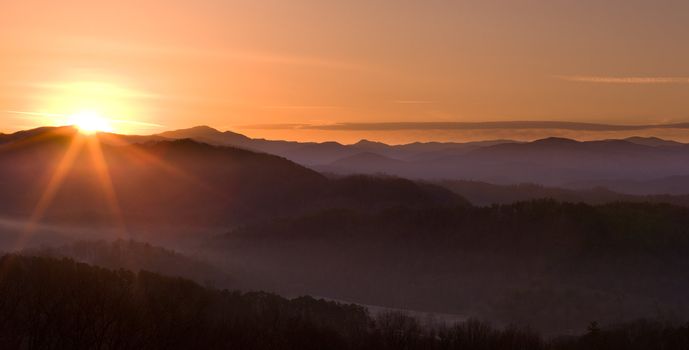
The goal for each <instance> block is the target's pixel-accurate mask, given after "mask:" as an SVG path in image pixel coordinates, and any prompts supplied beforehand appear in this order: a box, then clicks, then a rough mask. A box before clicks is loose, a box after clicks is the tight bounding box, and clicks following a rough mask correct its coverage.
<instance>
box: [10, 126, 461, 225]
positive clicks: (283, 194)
mask: <svg viewBox="0 0 689 350" xmlns="http://www.w3.org/2000/svg"><path fill="white" fill-rule="evenodd" d="M0 192H1V193H3V200H2V202H1V203H0V215H2V216H4V217H12V218H22V219H32V220H37V219H40V221H44V222H59V223H75V224H82V223H85V222H97V223H112V222H113V221H116V220H119V221H123V222H124V223H126V224H130V225H136V224H141V223H145V224H147V225H152V224H167V225H188V226H205V227H213V226H215V227H217V226H220V227H226V226H227V225H232V224H239V223H242V222H245V221H250V220H256V219H260V218H265V217H274V216H280V215H287V214H293V213H297V212H302V211H307V210H310V209H311V208H323V207H330V206H343V205H344V206H365V207H376V206H379V205H387V204H386V203H389V202H391V203H406V204H409V205H427V204H432V203H436V202H437V203H442V204H450V205H452V204H456V205H463V204H464V203H465V202H464V201H463V200H462V199H461V198H459V197H458V196H456V195H454V194H452V193H451V192H450V191H447V190H444V189H442V188H440V187H435V186H432V185H417V184H414V183H412V182H410V181H405V180H396V179H390V180H383V179H381V180H377V181H369V180H365V179H363V178H361V179H360V180H357V178H349V179H338V180H331V179H327V178H326V177H324V176H323V175H321V174H319V173H317V172H315V171H313V170H310V169H307V168H305V167H303V166H300V165H297V164H295V163H293V162H291V161H289V160H286V159H284V158H281V157H278V156H274V155H269V154H265V153H255V152H252V151H248V150H244V149H239V148H234V147H224V146H213V145H209V144H205V143H201V142H198V141H193V140H189V139H184V140H160V139H157V138H153V139H150V140H149V139H146V138H136V137H130V136H120V135H109V134H101V135H98V136H92V137H84V136H81V135H79V134H78V133H77V132H76V131H75V130H74V129H71V128H43V129H38V130H33V131H30V132H24V133H19V134H15V135H6V136H5V137H3V142H2V143H1V144H0Z"/></svg>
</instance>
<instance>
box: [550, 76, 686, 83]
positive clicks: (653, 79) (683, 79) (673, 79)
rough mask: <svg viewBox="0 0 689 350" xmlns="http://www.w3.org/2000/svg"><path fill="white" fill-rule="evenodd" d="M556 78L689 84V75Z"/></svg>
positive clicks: (588, 81)
mask: <svg viewBox="0 0 689 350" xmlns="http://www.w3.org/2000/svg"><path fill="white" fill-rule="evenodd" d="M554 78H556V79H560V80H565V81H571V82H577V83H597V84H689V77H610V76H584V75H556V76H554Z"/></svg>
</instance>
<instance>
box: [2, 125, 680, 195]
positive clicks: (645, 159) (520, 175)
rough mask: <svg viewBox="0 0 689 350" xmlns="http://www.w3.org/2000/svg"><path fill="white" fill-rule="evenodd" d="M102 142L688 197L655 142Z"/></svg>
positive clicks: (201, 131) (156, 138) (676, 150)
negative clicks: (185, 145) (229, 150)
mask: <svg viewBox="0 0 689 350" xmlns="http://www.w3.org/2000/svg"><path fill="white" fill-rule="evenodd" d="M48 130H52V129H50V128H39V129H34V130H27V131H21V132H18V133H15V134H9V135H0V145H1V144H3V143H9V142H14V141H17V140H21V139H26V138H36V137H38V136H40V135H43V134H45V132H46V131H48ZM107 136H110V137H107ZM101 139H102V140H103V142H105V143H106V144H108V145H110V146H125V145H131V144H146V143H150V142H160V141H171V140H180V139H193V140H196V141H198V142H201V143H205V144H210V145H215V146H224V147H233V148H236V149H244V150H248V151H253V152H257V153H264V154H272V155H277V156H280V157H284V158H286V159H288V160H291V161H293V162H296V163H298V164H301V165H303V166H306V167H309V168H311V169H313V170H316V171H319V172H321V173H325V174H334V175H350V174H375V175H391V176H399V177H404V178H409V179H416V180H427V181H442V180H464V181H477V182H486V183H492V184H497V185H516V184H522V183H533V184H537V185H541V186H550V187H553V186H554V187H562V188H568V189H576V190H582V189H583V190H586V189H593V188H597V187H604V188H607V189H609V190H611V191H614V192H619V193H625V194H633V195H653V194H672V195H679V194H689V145H688V144H683V143H679V142H675V141H668V140H663V139H659V138H653V137H650V138H645V137H631V138H627V139H623V140H600V141H575V140H571V139H564V138H554V137H553V138H546V139H541V140H535V141H532V142H517V141H512V140H492V141H482V142H468V143H442V142H428V143H420V142H417V143H411V144H405V145H387V144H384V143H381V142H373V141H368V140H361V141H359V142H357V143H355V144H351V145H344V144H340V143H337V142H323V143H315V142H294V141H282V140H265V139H252V138H249V137H247V136H245V135H242V134H238V133H234V132H231V131H225V132H221V131H218V130H216V129H213V128H210V127H207V126H198V127H194V128H190V129H181V130H175V131H168V132H164V133H161V134H157V135H148V136H134V135H109V134H103V135H102V137H101Z"/></svg>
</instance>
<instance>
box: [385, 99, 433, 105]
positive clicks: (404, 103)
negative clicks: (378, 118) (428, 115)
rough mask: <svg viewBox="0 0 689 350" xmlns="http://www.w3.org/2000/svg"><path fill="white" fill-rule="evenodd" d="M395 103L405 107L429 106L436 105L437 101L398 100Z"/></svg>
mask: <svg viewBox="0 0 689 350" xmlns="http://www.w3.org/2000/svg"><path fill="white" fill-rule="evenodd" d="M392 102H393V103H397V104H403V105H428V104H432V103H435V101H427V100H397V101H392Z"/></svg>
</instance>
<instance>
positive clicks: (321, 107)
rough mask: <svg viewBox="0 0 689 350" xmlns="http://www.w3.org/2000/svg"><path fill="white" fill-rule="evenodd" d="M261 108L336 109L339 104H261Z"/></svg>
mask: <svg viewBox="0 0 689 350" xmlns="http://www.w3.org/2000/svg"><path fill="white" fill-rule="evenodd" d="M261 108H263V109H337V108H342V107H340V106H318V105H314V106H310V105H294V106H292V105H284V106H262V107H261Z"/></svg>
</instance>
